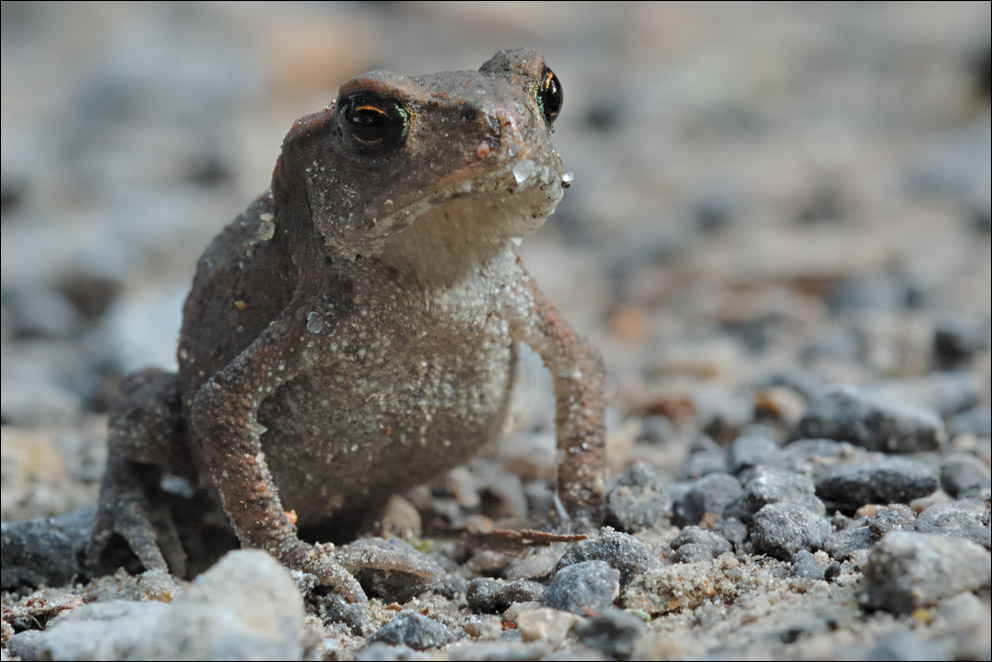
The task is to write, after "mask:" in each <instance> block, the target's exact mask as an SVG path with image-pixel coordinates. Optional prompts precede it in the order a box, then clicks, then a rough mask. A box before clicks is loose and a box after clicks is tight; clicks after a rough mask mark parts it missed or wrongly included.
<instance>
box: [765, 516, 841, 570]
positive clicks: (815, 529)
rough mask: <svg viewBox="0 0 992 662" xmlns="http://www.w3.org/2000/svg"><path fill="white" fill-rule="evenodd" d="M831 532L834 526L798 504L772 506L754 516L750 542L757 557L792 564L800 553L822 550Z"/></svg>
mask: <svg viewBox="0 0 992 662" xmlns="http://www.w3.org/2000/svg"><path fill="white" fill-rule="evenodd" d="M830 532H831V526H830V522H828V521H827V520H826V518H825V517H823V516H822V515H820V514H818V513H815V512H811V511H809V510H807V509H806V508H804V507H802V506H801V505H798V504H795V503H788V502H782V503H770V504H768V505H767V506H765V507H764V508H762V509H761V510H759V511H758V512H757V513H756V514H755V515H754V521H753V522H752V524H751V537H750V541H751V546H752V547H753V548H754V551H755V552H756V553H759V554H768V555H769V556H774V557H775V558H777V559H781V560H784V561H788V560H790V559H791V558H792V555H793V554H795V553H796V552H798V551H799V550H800V549H807V550H813V551H815V550H818V549H821V548H822V547H823V542H824V539H825V538H826V537H827V535H828V534H829V533H830Z"/></svg>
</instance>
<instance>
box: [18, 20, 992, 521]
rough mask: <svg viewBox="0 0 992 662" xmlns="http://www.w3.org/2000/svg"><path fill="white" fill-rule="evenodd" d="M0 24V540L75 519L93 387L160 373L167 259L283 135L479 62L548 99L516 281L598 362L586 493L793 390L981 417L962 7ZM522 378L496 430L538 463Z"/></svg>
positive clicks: (985, 221)
mask: <svg viewBox="0 0 992 662" xmlns="http://www.w3.org/2000/svg"><path fill="white" fill-rule="evenodd" d="M0 12H2V14H0V18H2V22H0V33H2V87H0V92H2V96H0V99H2V101H0V122H2V125H0V128H2V179H0V187H2V190H0V194H2V225H0V229H2V247H0V248H2V289H0V304H2V335H0V339H2V399H0V416H2V424H3V444H2V453H3V457H2V460H3V462H2V479H3V494H4V497H3V502H2V512H0V514H2V517H3V519H4V520H8V519H20V518H25V517H34V516H39V515H46V514H56V513H59V512H63V511H66V510H69V509H72V508H75V507H77V506H79V505H83V504H90V503H92V502H93V501H94V500H95V494H96V486H97V482H98V480H99V477H100V474H101V472H102V467H103V461H104V453H105V451H104V444H103V441H104V437H105V424H106V420H105V415H104V412H105V410H106V406H107V402H108V398H110V397H111V396H112V394H113V393H114V391H115V389H116V383H117V380H118V379H119V378H120V376H121V375H122V374H123V373H125V372H127V371H130V370H133V369H135V368H138V367H141V366H144V365H159V366H166V367H173V366H174V365H175V357H174V354H175V345H176V341H177V336H178V329H179V324H180V309H181V305H182V299H183V297H184V295H185V292H186V290H187V289H188V287H189V283H190V280H191V277H192V274H193V270H194V265H195V261H196V258H197V257H198V256H199V254H200V252H201V251H202V249H203V248H204V247H205V246H206V244H207V242H208V241H209V240H210V239H211V238H212V237H213V236H214V235H215V234H216V233H217V232H218V231H219V230H220V229H221V228H222V227H223V226H224V225H225V224H227V223H228V222H229V221H231V220H232V219H233V218H234V217H235V216H236V215H237V214H238V213H239V212H240V211H241V210H243V209H244V208H245V207H246V206H247V204H248V203H249V201H250V200H251V199H252V198H253V197H254V196H255V195H257V194H258V193H260V192H262V191H263V190H264V189H265V188H266V187H267V185H268V179H269V176H270V174H271V170H272V167H273V165H274V163H275V159H276V157H277V155H278V151H279V146H280V143H281V140H282V137H283V135H284V134H285V133H286V131H287V130H288V129H289V127H290V126H291V124H292V122H293V121H294V120H295V119H297V118H298V117H301V116H303V115H305V114H308V113H310V112H313V111H315V110H318V109H320V108H322V107H323V106H324V105H326V104H327V103H328V102H330V101H331V100H332V99H333V98H334V97H335V96H336V91H337V86H338V85H339V84H340V83H341V82H343V81H345V80H347V79H349V78H351V77H353V76H354V75H356V74H357V73H359V72H361V71H363V70H369V69H374V68H383V69H390V70H393V71H397V72H400V73H405V74H411V75H412V74H421V73H431V72H436V71H441V70H452V69H475V68H478V67H479V66H480V65H481V64H482V63H483V62H484V61H485V60H487V59H488V58H489V57H490V56H492V55H493V53H495V52H496V51H497V50H499V49H501V48H510V47H518V46H526V47H532V48H537V49H540V50H541V51H543V52H544V54H545V56H546V58H547V62H548V64H549V65H550V66H551V68H552V69H554V71H555V72H556V73H557V74H558V76H559V78H560V80H561V81H562V85H563V88H564V93H565V105H564V108H563V112H562V115H561V117H560V119H559V120H558V122H557V123H556V125H555V142H556V145H557V146H558V149H559V151H560V153H561V155H562V157H563V159H564V161H565V164H566V168H567V169H568V170H571V171H572V172H574V174H575V181H574V183H573V186H572V188H571V189H570V190H569V191H568V192H567V194H566V196H565V199H564V201H563V202H562V204H561V205H560V207H559V209H558V211H557V212H556V213H555V214H554V215H553V216H552V217H551V219H550V220H549V222H548V223H547V224H546V225H545V226H544V227H543V228H542V229H541V230H540V231H538V232H537V233H536V234H535V235H534V236H532V237H530V238H529V239H527V240H526V241H525V242H524V245H523V247H522V249H521V250H522V253H523V254H524V259H525V262H526V264H527V265H528V268H529V269H530V270H531V272H532V273H533V274H534V275H535V277H536V278H537V280H538V282H539V283H540V284H541V285H542V287H543V288H544V289H545V291H547V292H548V293H549V295H550V297H551V299H552V300H553V301H555V302H556V303H557V305H558V306H559V307H560V308H561V309H562V311H563V312H564V314H565V316H566V317H567V318H568V319H569V320H570V321H571V322H572V323H573V325H574V326H575V327H576V328H577V329H578V330H579V331H580V332H581V333H582V334H584V335H586V336H588V337H590V338H592V339H593V340H594V341H595V342H596V343H597V344H598V345H599V346H600V347H601V348H602V349H603V351H604V354H605V357H606V363H607V366H608V372H609V378H608V381H609V389H610V393H609V395H610V401H611V409H610V429H611V436H610V444H611V451H612V462H613V464H614V467H613V469H614V471H617V470H619V469H621V468H622V467H623V466H625V465H627V464H629V463H630V462H631V461H632V460H633V459H636V458H639V457H641V458H648V459H650V460H651V461H653V462H654V463H655V465H656V466H662V467H664V466H671V467H677V466H679V463H680V462H682V461H683V460H684V458H685V454H686V448H688V444H691V443H695V442H694V441H693V440H695V439H697V438H698V435H699V434H705V435H706V436H707V438H709V439H711V440H714V441H715V442H716V443H718V444H719V443H726V440H727V439H729V438H732V437H733V435H734V434H736V433H738V432H739V431H740V429H741V427H742V426H744V425H746V424H748V423H749V422H750V421H751V418H752V414H753V412H754V409H755V406H756V401H755V398H756V397H760V398H764V399H762V400H761V403H762V406H764V407H767V408H768V410H769V411H770V412H771V414H773V415H774V417H778V419H780V420H781V421H784V423H783V424H782V426H781V427H782V429H783V430H784V429H786V427H787V423H788V422H789V421H790V420H794V418H795V417H797V416H798V415H799V414H800V413H801V412H802V405H803V399H804V397H805V395H807V394H808V389H809V388H812V386H810V385H811V384H812V385H816V384H826V383H834V382H843V383H853V384H861V385H870V384H874V383H877V382H879V381H880V380H891V379H909V380H912V379H914V378H921V377H923V376H926V375H929V374H931V373H934V372H935V371H940V372H941V373H947V372H948V371H950V372H951V373H952V374H961V373H965V374H969V375H971V376H972V377H974V379H976V380H977V381H978V383H979V385H980V389H979V390H980V395H979V403H980V404H983V405H985V406H986V407H987V405H988V404H989V373H990V359H989V335H990V331H989V329H990V323H989V319H990V308H992V304H990V235H989V233H990V229H989V226H990V220H989V208H990V192H989V190H990V184H989V182H990V112H989V85H990V73H989V67H990V63H989V57H990V56H989V39H990V36H989V32H990V23H989V16H990V5H989V3H986V2H982V3H929V4H927V3H919V4H917V3H914V4H905V3H898V4H897V3H880V4H876V3H849V4H847V3H842V4H807V3H800V4H780V3H772V4H737V3H734V4H720V3H700V4H695V3H686V4H669V3H665V4H660V3H659V4H655V3H631V4H626V3H619V2H613V3H608V4H597V3H577V4H569V3H563V4H558V3H555V4H544V3H527V4H522V3H480V2H473V3H464V4H463V3H454V2H439V3H432V2H425V3H421V2H415V3H341V4H336V3H290V2H283V3H278V4H271V5H270V4H264V3H251V4H214V3H183V4H157V3H128V2H113V3H78V4H66V3H51V4H48V3H19V2H5V3H3V5H2V9H0ZM526 363H527V366H528V367H527V370H525V382H526V383H525V384H524V385H523V387H522V388H521V389H519V392H520V394H521V395H520V397H519V398H518V400H519V402H518V405H517V414H516V417H515V420H516V423H515V425H516V427H517V428H518V429H523V430H526V431H531V432H534V434H533V435H531V437H530V441H533V438H535V437H538V438H542V439H543V438H547V440H548V441H547V443H546V444H545V446H543V448H545V449H546V450H547V452H548V453H550V457H551V458H553V446H552V445H550V444H553V442H551V441H550V437H551V435H550V432H549V428H548V426H547V415H548V413H549V412H550V411H551V401H550V392H549V391H548V390H547V384H546V382H542V381H541V380H542V376H541V374H540V373H541V371H540V370H539V369H538V368H539V366H536V361H535V359H534V358H533V357H529V358H528V359H527V360H526ZM756 389H758V390H756ZM756 393H758V394H759V395H758V396H756V395H755V394H756ZM986 411H987V410H986ZM797 412H798V413H797ZM986 416H987V415H986ZM986 425H987V423H986ZM987 436H988V433H987V432H986V437H987ZM678 440H682V441H683V442H684V443H681V444H680V443H676V442H677V441H678ZM510 446H511V450H509V451H507V452H508V453H509V454H510V455H513V453H514V451H513V450H512V444H510ZM528 453H529V451H527V450H525V449H524V450H520V451H519V452H518V459H519V458H521V457H524V456H526V455H528ZM528 461H532V459H531V460H528ZM986 462H987V460H986ZM552 464H553V462H552Z"/></svg>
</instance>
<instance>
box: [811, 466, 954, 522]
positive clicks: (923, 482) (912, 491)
mask: <svg viewBox="0 0 992 662" xmlns="http://www.w3.org/2000/svg"><path fill="white" fill-rule="evenodd" d="M939 486H940V480H939V479H938V476H937V470H936V469H934V468H933V467H932V466H930V465H927V464H923V463H921V462H917V461H915V460H910V459H908V458H904V457H885V458H882V459H880V460H875V461H872V462H869V463H867V464H856V465H854V466H844V467H840V468H839V469H837V470H836V471H835V472H833V474H832V475H830V476H828V477H826V478H824V479H822V480H820V481H819V482H818V483H817V485H816V493H817V494H818V495H819V496H820V498H821V499H823V501H824V502H826V503H828V504H830V505H831V506H832V507H834V508H840V509H842V510H856V509H858V508H860V507H861V506H863V505H865V504H871V503H878V504H890V503H909V502H910V501H912V500H913V499H918V498H919V497H923V496H927V495H929V494H932V493H933V491H934V490H936V489H937V488H938V487H939Z"/></svg>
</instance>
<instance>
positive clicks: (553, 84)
mask: <svg viewBox="0 0 992 662" xmlns="http://www.w3.org/2000/svg"><path fill="white" fill-rule="evenodd" d="M564 100H565V97H564V95H563V93H562V91H561V81H559V80H558V76H555V72H553V71H551V70H550V69H548V68H547V67H544V71H542V72H541V82H540V84H538V87H537V103H538V105H539V106H540V107H541V112H543V113H544V119H545V120H547V122H548V124H549V125H550V124H551V123H552V122H554V121H555V119H556V118H557V117H558V113H560V112H561V104H562V102H564Z"/></svg>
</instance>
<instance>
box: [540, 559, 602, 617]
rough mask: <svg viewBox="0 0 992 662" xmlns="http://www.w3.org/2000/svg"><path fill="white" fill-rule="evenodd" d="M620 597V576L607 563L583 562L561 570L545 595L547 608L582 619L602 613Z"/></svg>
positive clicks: (552, 580)
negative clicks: (565, 612) (598, 612)
mask: <svg viewBox="0 0 992 662" xmlns="http://www.w3.org/2000/svg"><path fill="white" fill-rule="evenodd" d="M619 593H620V572H619V571H618V570H616V569H614V568H611V567H610V566H609V565H608V564H607V563H605V562H604V561H583V562H582V563H576V564H574V565H569V566H566V567H563V568H561V569H559V570H558V571H557V572H556V573H555V576H554V577H553V578H552V579H551V584H550V585H548V590H547V591H546V592H545V593H544V605H545V606H547V607H551V608H553V609H560V610H562V611H570V612H572V613H573V614H579V615H580V616H585V615H586V613H587V612H586V609H587V608H588V609H592V610H594V611H602V610H604V609H606V608H607V607H609V606H610V605H612V604H613V601H614V600H616V598H617V595H619Z"/></svg>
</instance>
